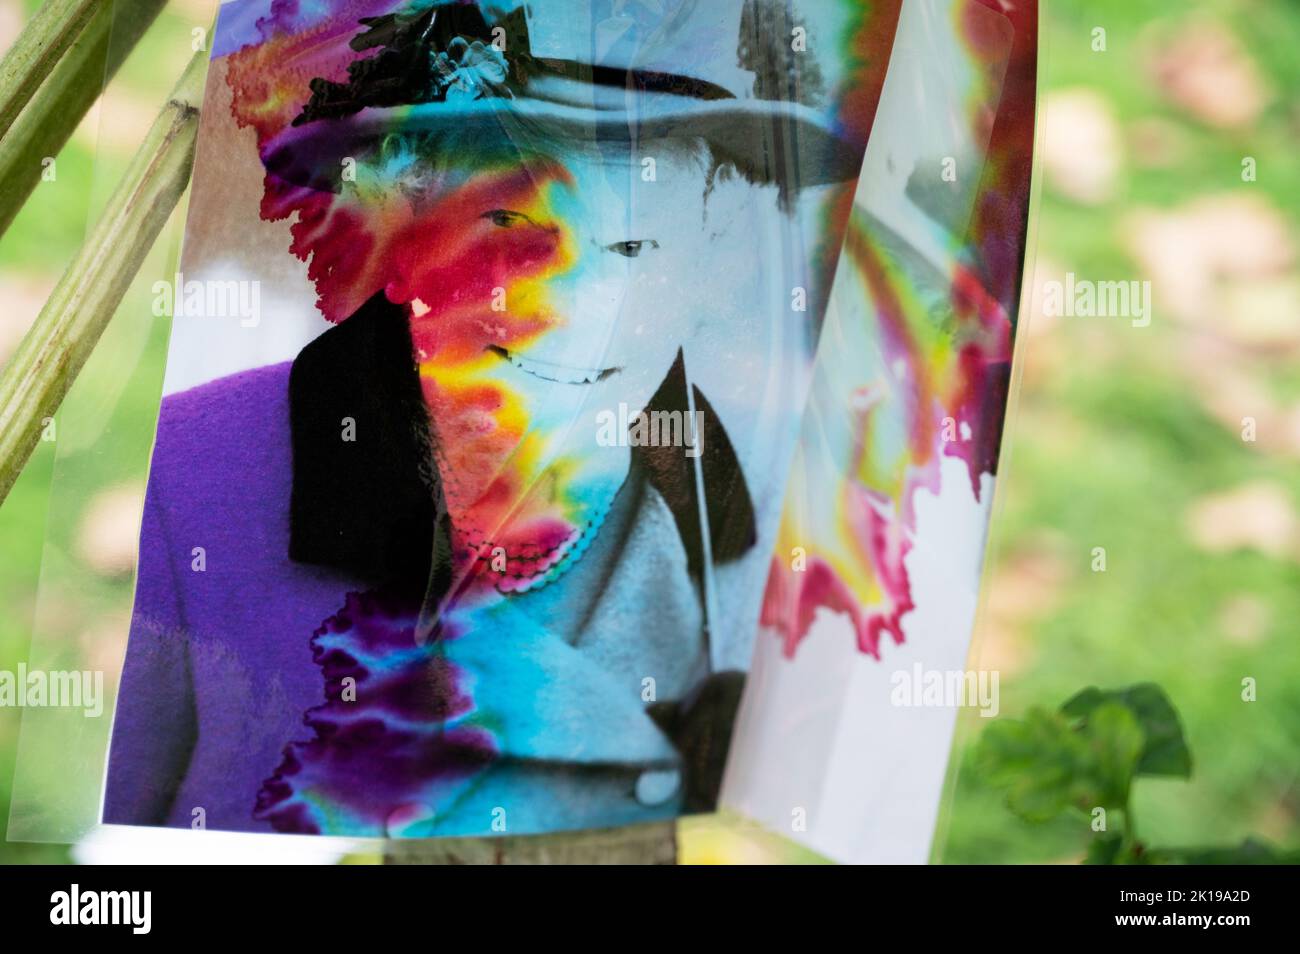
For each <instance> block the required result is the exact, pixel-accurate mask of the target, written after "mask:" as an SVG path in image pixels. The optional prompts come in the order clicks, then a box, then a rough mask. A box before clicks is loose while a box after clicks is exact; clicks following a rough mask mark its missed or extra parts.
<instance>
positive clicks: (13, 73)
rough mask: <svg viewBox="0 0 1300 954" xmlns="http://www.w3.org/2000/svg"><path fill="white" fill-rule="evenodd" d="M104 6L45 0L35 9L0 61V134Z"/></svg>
mask: <svg viewBox="0 0 1300 954" xmlns="http://www.w3.org/2000/svg"><path fill="white" fill-rule="evenodd" d="M103 6H104V3H103V0H45V3H44V4H43V5H42V6H41V8H40V9H39V10H37V11H36V15H35V16H34V17H32V20H31V22H30V23H29V24H28V25H27V28H26V29H25V30H23V32H22V33H20V34H19V35H18V39H17V40H16V41H15V42H14V45H13V46H11V47H10V48H9V52H8V53H6V54H5V57H4V59H3V60H0V137H3V136H4V135H5V133H7V132H8V131H9V127H10V126H12V125H13V121H14V120H15V119H17V118H18V114H19V113H20V112H22V109H23V107H24V106H26V105H27V101H28V100H30V99H31V98H32V94H33V93H35V92H36V90H37V88H38V87H39V86H40V85H41V83H43V82H44V81H45V77H46V76H48V75H49V74H50V71H51V70H52V69H54V64H56V63H57V62H59V60H60V59H62V57H63V54H64V53H66V52H67V51H68V47H70V46H71V45H72V41H73V40H75V39H76V38H77V35H78V34H79V33H81V30H82V28H83V27H85V25H86V23H87V21H89V20H90V17H91V14H93V13H94V12H95V11H96V10H98V9H100V8H101V7H103Z"/></svg>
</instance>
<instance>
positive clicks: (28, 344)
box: [0, 53, 207, 502]
mask: <svg viewBox="0 0 1300 954" xmlns="http://www.w3.org/2000/svg"><path fill="white" fill-rule="evenodd" d="M206 68H207V56H206V54H203V53H199V54H196V55H195V57H194V59H192V60H191V61H190V64H189V66H187V67H186V68H185V72H184V74H183V75H182V76H181V79H180V81H179V82H178V83H177V85H176V88H175V90H173V91H172V96H171V99H170V100H169V101H168V103H167V106H166V107H165V108H164V109H163V111H162V112H161V113H160V114H159V116H158V118H157V119H156V120H154V124H153V126H152V127H150V129H149V132H148V134H147V135H146V136H145V139H144V142H143V144H142V145H141V146H140V150H139V151H138V152H137V153H136V155H135V158H134V159H132V160H131V165H130V167H129V168H128V169H127V171H126V175H125V176H124V177H123V179H122V181H121V183H119V184H118V187H117V190H116V191H115V192H114V193H113V195H112V197H111V198H110V199H109V201H108V205H107V207H106V208H105V209H104V214H103V216H102V218H101V219H100V220H99V222H97V223H96V225H95V228H94V230H93V231H92V232H91V233H90V236H89V237H88V238H87V240H86V244H85V245H83V246H82V248H81V250H80V251H79V252H78V253H77V257H76V258H75V259H73V261H72V263H71V264H70V265H69V266H68V270H67V271H66V272H64V274H63V277H62V278H60V279H59V283H58V284H57V285H56V286H55V288H54V291H53V292H52V293H51V294H50V298H49V300H48V301H47V302H46V303H45V307H44V308H42V309H41V313H40V315H38V316H37V318H36V321H35V323H34V324H33V325H32V327H31V328H30V329H29V330H28V332H27V334H26V336H25V337H24V338H23V340H22V342H21V343H20V344H19V345H18V350H17V351H16V352H15V353H14V355H13V357H12V359H10V361H9V364H8V366H7V367H6V368H5V370H4V374H3V375H2V376H0V502H3V500H4V498H5V497H6V496H7V495H8V493H9V489H10V488H11V487H12V486H13V484H14V481H15V480H17V479H18V475H19V473H21V472H22V468H23V465H24V464H25V463H26V462H27V458H28V457H29V456H30V455H31V452H32V450H33V448H35V446H36V444H37V442H38V441H39V440H40V435H41V431H42V429H43V427H44V424H43V421H44V420H45V419H47V418H51V417H53V415H54V412H55V410H57V408H58V406H59V404H60V403H61V402H62V400H63V398H64V396H65V395H66V394H67V393H68V389H69V388H70V387H71V386H72V382H73V381H74V380H75V379H76V377H77V374H78V372H80V371H81V368H82V365H84V364H85V363H86V359H87V358H88V357H89V356H90V352H91V350H92V349H93V348H94V346H95V343H96V342H97V341H99V337H100V335H101V334H103V331H104V328H105V327H106V326H107V325H108V322H109V320H110V319H111V318H112V317H113V314H114V312H116V310H117V307H118V305H119V304H120V303H121V301H122V297H123V295H125V294H126V290H127V288H128V287H129V286H130V284H131V281H132V280H133V279H134V277H135V275H136V272H137V271H139V269H140V265H141V263H142V262H143V261H144V258H145V256H146V255H147V254H148V253H149V250H150V248H152V247H153V243H154V240H155V239H156V238H157V237H158V233H159V232H160V231H161V230H162V227H163V225H164V223H165V222H166V221H167V218H168V217H169V216H170V215H171V213H172V210H173V209H174V208H175V207H176V203H177V202H178V201H179V200H180V197H181V195H182V194H183V193H184V191H185V187H186V185H188V183H189V178H190V172H191V170H192V167H193V164H194V143H195V139H196V137H197V133H198V125H199V121H198V110H199V104H200V103H201V101H202V96H203V80H204V76H205V74H206Z"/></svg>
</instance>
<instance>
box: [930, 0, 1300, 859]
mask: <svg viewBox="0 0 1300 954" xmlns="http://www.w3.org/2000/svg"><path fill="white" fill-rule="evenodd" d="M1045 6H1046V9H1045V15H1046V19H1045V23H1044V36H1045V40H1046V58H1045V60H1044V61H1043V64H1042V72H1041V74H1040V75H1041V79H1042V83H1043V88H1044V93H1045V95H1046V96H1048V97H1050V96H1052V95H1053V94H1054V93H1059V92H1062V91H1077V90H1088V91H1091V92H1092V93H1095V94H1097V95H1098V96H1099V97H1101V99H1102V100H1103V101H1104V102H1103V105H1104V106H1105V107H1106V108H1107V109H1108V110H1109V111H1110V112H1111V114H1112V116H1113V122H1114V124H1115V127H1116V129H1117V130H1118V131H1119V137H1118V143H1117V146H1116V149H1117V152H1118V157H1117V158H1118V171H1117V174H1116V176H1115V179H1114V182H1113V184H1112V187H1111V189H1110V191H1109V194H1108V195H1107V196H1106V197H1105V198H1103V199H1101V200H1099V201H1095V202H1090V203H1081V202H1079V201H1076V200H1072V199H1071V198H1069V197H1068V195H1066V194H1063V193H1064V192H1068V191H1069V190H1068V188H1067V189H1062V188H1059V186H1060V185H1061V183H1059V182H1056V183H1054V182H1053V179H1052V177H1051V176H1050V175H1049V176H1047V177H1046V184H1045V186H1044V188H1043V193H1042V203H1041V208H1040V217H1039V225H1038V233H1037V240H1038V254H1039V256H1040V266H1041V265H1042V261H1041V259H1047V260H1049V261H1050V262H1051V263H1053V265H1054V266H1055V267H1057V268H1059V270H1060V271H1065V270H1069V271H1073V272H1075V273H1076V274H1077V275H1078V276H1079V277H1080V278H1085V277H1086V278H1093V279H1097V280H1124V279H1141V278H1146V277H1147V276H1146V275H1145V274H1143V272H1142V271H1141V268H1140V264H1141V263H1140V262H1139V261H1137V260H1135V257H1134V246H1135V244H1138V243H1135V232H1134V226H1133V223H1132V218H1131V217H1132V215H1133V213H1134V211H1135V210H1136V209H1139V208H1150V209H1154V210H1163V211H1165V212H1177V211H1178V210H1181V209H1185V208H1186V207H1188V206H1189V205H1190V204H1192V203H1194V202H1195V201H1196V200H1197V199H1198V198H1200V197H1203V196H1213V197H1231V198H1234V199H1235V198H1243V197H1249V198H1250V199H1252V200H1258V202H1259V203H1260V205H1261V206H1262V207H1263V209H1265V210H1271V211H1273V212H1275V213H1276V214H1277V215H1279V216H1281V217H1283V218H1284V219H1285V221H1286V225H1287V229H1288V231H1289V234H1290V236H1291V237H1292V238H1294V236H1295V235H1296V234H1297V226H1298V225H1300V222H1298V221H1297V219H1298V216H1297V212H1298V209H1297V204H1296V198H1295V197H1296V196H1297V195H1300V164H1297V163H1295V161H1294V154H1295V149H1296V143H1297V141H1300V136H1298V135H1297V134H1298V131H1300V130H1298V126H1300V101H1297V98H1296V91H1297V90H1300V60H1297V58H1296V57H1295V54H1294V51H1295V49H1296V48H1297V45H1298V44H1300V7H1297V6H1296V5H1294V4H1265V3H1251V2H1242V0H1209V2H1203V3H1198V4H1196V5H1194V6H1193V5H1177V6H1175V5H1170V4H1167V3H1163V2H1150V0H1137V2H1134V0H1122V2H1121V0H1104V2H1091V3H1087V4H1083V3H1063V2H1051V3H1048V4H1046V5H1045ZM1197 24H1207V25H1208V28H1209V29H1213V30H1215V31H1217V32H1220V33H1223V34H1227V35H1231V36H1234V37H1235V38H1236V41H1237V43H1238V44H1239V46H1240V47H1241V50H1242V52H1243V54H1244V57H1245V59H1246V60H1247V61H1248V62H1249V63H1251V64H1253V66H1254V70H1255V72H1256V73H1257V75H1258V77H1259V79H1260V80H1261V81H1262V84H1263V86H1264V87H1265V88H1266V89H1267V90H1269V91H1271V97H1272V98H1271V101H1270V102H1268V103H1267V105H1265V106H1264V107H1263V109H1262V110H1261V111H1260V112H1259V114H1258V116H1257V117H1256V118H1255V120H1254V121H1253V122H1252V123H1249V124H1246V125H1243V126H1242V127H1241V128H1239V129H1224V128H1216V127H1214V126H1212V125H1210V124H1209V123H1207V122H1206V121H1205V120H1204V119H1203V118H1200V117H1198V116H1197V115H1196V114H1195V113H1194V111H1189V110H1188V109H1187V108H1186V107H1185V106H1180V105H1179V104H1177V103H1175V102H1172V101H1171V98H1170V97H1168V96H1167V95H1165V91H1163V90H1162V89H1161V84H1160V83H1159V82H1158V81H1156V80H1155V79H1154V78H1153V70H1152V61H1153V57H1154V56H1155V55H1158V54H1166V53H1167V52H1168V51H1169V50H1170V49H1171V48H1172V47H1173V42H1174V40H1175V39H1176V38H1177V37H1179V36H1182V35H1184V33H1183V31H1185V30H1187V29H1188V28H1189V27H1192V26H1195V25H1197ZM1096 26H1103V27H1104V28H1105V29H1106V31H1107V51H1106V52H1105V53H1095V52H1093V50H1092V49H1091V46H1090V43H1091V38H1092V33H1091V31H1092V29H1093V28H1094V27H1096ZM1040 115H1041V114H1040ZM1065 118H1066V119H1067V120H1068V118H1069V117H1068V115H1067V116H1066V117H1065ZM1144 125H1145V128H1148V129H1149V128H1153V126H1154V128H1156V129H1157V130H1160V131H1162V132H1163V133H1164V134H1165V135H1166V137H1167V138H1168V139H1169V140H1170V141H1172V142H1173V143H1174V144H1175V145H1176V149H1173V150H1172V155H1171V156H1166V157H1164V158H1160V157H1159V156H1157V157H1156V158H1155V160H1154V161H1153V160H1152V157H1150V156H1145V155H1143V143H1142V142H1141V140H1140V138H1139V136H1138V135H1137V133H1138V131H1139V130H1141V129H1142V128H1143V126H1144ZM1243 156H1253V157H1255V158H1256V160H1257V162H1258V167H1259V175H1258V180H1257V181H1256V182H1251V183H1245V182H1243V181H1242V178H1241V160H1242V157H1243ZM1067 185H1068V184H1067ZM1182 238H1183V239H1184V240H1185V241H1186V242H1187V243H1188V246H1189V249H1190V248H1191V247H1192V245H1193V243H1194V242H1195V241H1197V240H1198V238H1199V237H1198V236H1197V235H1194V234H1188V235H1186V236H1183V237H1182ZM1137 251H1138V252H1139V253H1140V252H1142V251H1143V250H1142V249H1141V247H1140V244H1138V248H1137ZM1175 251H1177V249H1175ZM1053 265H1049V266H1048V269H1047V274H1048V276H1049V277H1052V276H1055V275H1057V274H1059V272H1058V271H1055V270H1054V269H1053ZM1185 268H1187V269H1188V270H1194V269H1196V268H1197V262H1196V260H1195V258H1194V257H1193V256H1192V254H1191V252H1190V251H1189V253H1188V256H1187V261H1186V263H1185ZM1290 269H1291V271H1290V276H1291V278H1292V279H1293V278H1294V275H1295V263H1294V261H1293V262H1292V263H1291V265H1290ZM1189 277H1193V276H1191V275H1190V272H1189ZM1229 280H1231V277H1229ZM1240 280H1241V281H1243V282H1246V281H1249V280H1250V279H1249V278H1242V279H1240ZM1162 290H1167V289H1162V288H1161V285H1160V283H1159V282H1156V287H1155V293H1154V294H1155V301H1154V316H1153V320H1152V323H1151V325H1150V327H1147V328H1134V327H1132V326H1131V325H1130V324H1129V323H1128V322H1127V321H1115V320H1110V321H1107V320H1105V319H1060V320H1058V321H1056V322H1054V323H1050V322H1044V320H1043V318H1042V316H1041V315H1039V314H1037V313H1034V314H1032V315H1031V317H1030V319H1029V320H1030V322H1031V325H1032V323H1034V322H1044V324H1045V325H1046V327H1040V328H1038V329H1034V328H1032V327H1031V328H1030V329H1027V330H1028V331H1029V334H1027V335H1025V336H1022V337H1021V338H1020V344H1021V346H1022V348H1023V350H1022V351H1021V353H1020V354H1019V358H1020V360H1021V361H1022V362H1023V363H1024V365H1025V370H1024V378H1023V380H1022V389H1021V391H1020V394H1019V412H1018V416H1017V418H1016V419H1014V420H1013V422H1012V423H1011V424H1010V426H1009V429H1008V437H1007V441H1008V443H1007V447H1006V449H1005V450H1004V457H1003V469H1002V473H1001V476H1000V481H1001V483H1000V486H999V491H998V492H999V494H1000V496H1001V500H1000V510H999V512H998V515H997V519H996V521H995V523H994V525H993V527H992V529H991V535H990V559H991V564H990V566H991V570H990V573H991V575H990V579H989V581H988V583H987V590H986V593H987V594H988V595H989V600H990V602H991V603H993V604H995V608H994V609H991V610H989V611H987V612H986V613H985V614H984V616H983V618H982V622H981V625H980V627H979V630H978V633H977V650H976V655H974V656H973V657H972V659H973V662H972V665H973V666H978V667H980V668H990V667H1002V668H1003V672H1002V690H1003V691H1002V712H1003V714H1004V715H1012V716H1015V715H1019V714H1020V713H1022V712H1023V711H1024V710H1025V709H1026V708H1028V707H1029V706H1030V705H1044V706H1048V707H1055V706H1057V705H1059V704H1060V703H1062V702H1063V701H1064V700H1065V699H1067V698H1068V697H1069V696H1070V695H1072V694H1073V693H1074V692H1076V691H1077V690H1078V689H1080V688H1082V687H1084V686H1087V685H1100V686H1102V687H1119V686H1126V685H1131V684H1133V683H1137V682H1143V681H1148V680H1149V681H1154V682H1158V683H1159V684H1160V685H1161V686H1163V687H1164V688H1165V689H1166V690H1167V692H1168V694H1169V696H1170V697H1171V698H1172V700H1173V701H1174V703H1175V705H1177V706H1178V708H1179V710H1180V712H1181V715H1182V718H1183V721H1184V727H1185V730H1186V734H1187V737H1188V741H1189V743H1190V746H1191V749H1192V752H1193V755H1194V759H1195V767H1194V774H1193V777H1192V779H1191V780H1190V781H1188V782H1181V781H1142V782H1140V783H1139V784H1138V785H1137V788H1136V796H1135V814H1136V818H1137V822H1138V826H1139V831H1140V833H1141V835H1142V837H1143V838H1144V839H1145V840H1146V841H1148V842H1149V843H1152V844H1155V845H1160V846H1190V845H1228V844H1236V843H1239V842H1240V841H1241V840H1242V839H1243V838H1244V837H1246V836H1247V835H1248V834H1251V833H1257V834H1260V835H1262V836H1264V837H1266V838H1268V839H1270V840H1273V841H1274V842H1275V843H1277V844H1279V845H1282V846H1286V847H1290V848H1293V849H1294V848H1295V847H1297V846H1300V784H1298V775H1300V773H1298V769H1300V642H1297V640H1296V625H1297V624H1296V620H1297V619H1300V550H1298V549H1296V548H1295V547H1294V540H1293V541H1292V542H1293V546H1292V549H1291V551H1290V552H1289V553H1284V554H1277V553H1268V552H1263V551H1262V550H1261V549H1260V548H1259V547H1254V548H1252V547H1242V548H1234V549H1231V550H1228V551H1226V552H1207V551H1206V549H1205V548H1204V546H1203V545H1201V546H1198V545H1197V542H1196V540H1195V539H1193V537H1194V534H1193V533H1191V532H1189V520H1190V518H1189V514H1190V513H1192V512H1193V510H1194V509H1195V508H1196V506H1197V505H1198V502H1200V501H1203V500H1204V498H1205V497H1206V495H1210V494H1218V493H1222V492H1224V491H1231V490H1234V489H1236V488H1240V487H1242V486H1243V485H1250V484H1252V483H1253V482H1257V481H1266V482H1269V483H1271V484H1273V485H1275V486H1276V487H1278V488H1280V489H1281V490H1282V491H1283V493H1284V495H1285V497H1286V498H1287V499H1289V501H1290V506H1291V509H1292V512H1294V509H1295V507H1296V506H1297V505H1300V467H1298V466H1297V456H1298V454H1297V450H1298V449H1300V447H1298V445H1297V443H1296V442H1294V441H1293V442H1292V444H1291V445H1290V447H1289V449H1287V450H1285V452H1283V453H1277V452H1273V453H1270V452H1269V450H1268V449H1266V448H1265V446H1264V444H1263V442H1262V439H1261V442H1259V443H1253V444H1252V443H1246V442H1244V441H1243V440H1242V437H1241V433H1240V429H1239V427H1237V426H1233V425H1232V423H1231V422H1230V421H1228V420H1225V419H1224V418H1225V415H1224V414H1223V413H1220V414H1218V415H1216V414H1215V413H1213V411H1212V407H1213V398H1214V395H1212V394H1207V393H1206V392H1205V387H1204V386H1205V382H1206V380H1207V379H1208V380H1211V381H1212V380H1213V379H1214V376H1215V374H1216V373H1217V372H1218V371H1219V370H1222V372H1223V373H1224V374H1230V373H1231V374H1239V375H1244V376H1245V377H1246V378H1248V379H1249V380H1251V381H1252V382H1254V383H1255V384H1256V385H1257V386H1258V387H1259V388H1261V389H1262V393H1263V395H1264V398H1265V399H1267V400H1270V401H1272V402H1275V403H1276V404H1277V405H1279V406H1283V407H1284V406H1285V405H1286V404H1287V402H1294V401H1295V399H1296V396H1297V393H1300V392H1297V388H1296V384H1297V382H1298V381H1300V376H1298V375H1296V373H1295V370H1294V369H1295V362H1296V360H1297V349H1300V313H1297V312H1291V313H1290V315H1289V319H1288V316H1287V315H1285V314H1283V315H1281V316H1279V317H1281V319H1282V321H1283V322H1284V323H1286V322H1288V321H1289V323H1290V325H1291V332H1290V340H1289V341H1284V342H1281V343H1280V344H1279V345H1278V346H1277V347H1275V348H1273V349H1263V348H1258V347H1252V346H1251V343H1250V341H1249V337H1250V336H1249V334H1246V335H1242V334H1241V332H1242V330H1243V327H1244V329H1247V330H1248V329H1249V328H1250V325H1251V323H1252V322H1259V321H1261V320H1263V319H1264V318H1265V317H1267V316H1264V315H1261V314H1255V313H1251V314H1248V315H1247V316H1246V318H1245V320H1244V321H1239V322H1238V323H1237V324H1236V325H1234V324H1233V323H1232V322H1229V321H1226V320H1225V321H1223V322H1220V321H1219V318H1220V315H1219V314H1218V313H1216V312H1215V310H1214V309H1209V315H1208V316H1207V320H1206V321H1205V322H1203V323H1198V322H1197V321H1196V320H1194V319H1191V318H1189V317H1187V316H1183V315H1180V314H1178V313H1177V310H1176V309H1173V308H1171V307H1170V303H1169V299H1168V296H1166V297H1165V298H1164V299H1163V300H1162ZM1284 307H1285V306H1284ZM1234 329H1235V333H1234ZM1243 339H1245V340H1243ZM1197 362H1199V363H1204V364H1206V365H1208V371H1206V370H1204V369H1202V370H1201V371H1200V373H1195V372H1193V371H1192V370H1191V369H1192V368H1193V366H1194V363H1197ZM1263 410H1264V409H1263V408H1259V407H1258V406H1257V403H1252V402H1250V401H1246V402H1244V403H1242V404H1241V415H1242V416H1247V415H1254V414H1256V413H1257V412H1262V411H1263ZM1260 416H1261V420H1262V419H1263V414H1262V413H1261V414H1260ZM1250 516H1251V515H1250V513H1249V512H1245V513H1243V514H1242V517H1243V519H1249V518H1250ZM1099 546H1100V547H1105V548H1106V558H1107V567H1106V571H1105V572H1102V573H1095V572H1092V569H1091V560H1092V549H1093V548H1094V547H1099ZM999 594H1003V596H1002V597H1001V598H999ZM1026 596H1028V597H1030V599H1028V600H1026V599H1024V597H1026ZM1016 602H1019V603H1021V604H1024V603H1026V602H1033V603H1036V604H1038V609H1036V610H1031V611H1023V612H1017V611H1016V610H1015V609H1014V604H1015V603H1016ZM1008 604H1010V605H1011V606H1012V608H1011V609H1010V611H1007V610H1006V609H1005V607H1006V606H1007V605H1008ZM998 606H1000V607H1003V608H1002V609H998V608H996V607H998ZM1247 611H1249V612H1247ZM1243 616H1251V619H1242V617H1243ZM1256 617H1257V618H1256ZM1008 661H1009V662H1010V665H1009V666H1006V665H1005V663H1007V662H1008ZM1247 676H1250V677H1253V678H1255V679H1257V680H1258V686H1259V698H1258V701H1257V702H1254V703H1246V702H1243V701H1242V699H1241V695H1240V693H1241V680H1242V678H1243V677H1247ZM981 728H982V725H981V720H980V719H978V718H966V717H963V719H962V720H961V727H960V730H959V742H958V745H957V748H956V753H955V756H954V766H953V767H952V769H950V772H951V771H956V773H957V783H956V786H955V797H954V799H953V800H952V802H951V806H950V816H949V819H948V826H947V829H946V840H943V841H941V842H940V844H939V845H938V846H937V849H936V857H938V858H939V859H941V860H943V861H946V862H1029V861H1035V862H1043V861H1072V860H1077V859H1078V858H1080V857H1082V855H1083V853H1084V851H1085V850H1086V848H1087V845H1088V839H1089V838H1090V837H1091V834H1092V833H1091V832H1090V830H1089V828H1088V819H1087V818H1085V817H1084V816H1082V815H1080V816H1079V817H1077V818H1075V819H1061V820H1059V821H1057V822H1054V823H1051V824H1045V825H1027V824H1024V823H1022V822H1019V821H1018V820H1016V819H1015V818H1014V817H1013V816H1012V815H1011V814H1010V812H1009V811H1007V810H1006V808H1005V807H1004V806H1003V804H1002V803H1001V800H1000V798H999V797H998V796H997V795H996V794H995V793H994V792H992V791H991V790H990V789H989V788H988V787H987V786H986V785H985V784H984V783H983V780H982V779H981V778H980V777H979V775H978V773H977V770H976V767H975V764H974V760H973V758H972V755H973V747H974V743H975V742H976V740H977V738H978V733H979V731H980V729H981Z"/></svg>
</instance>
